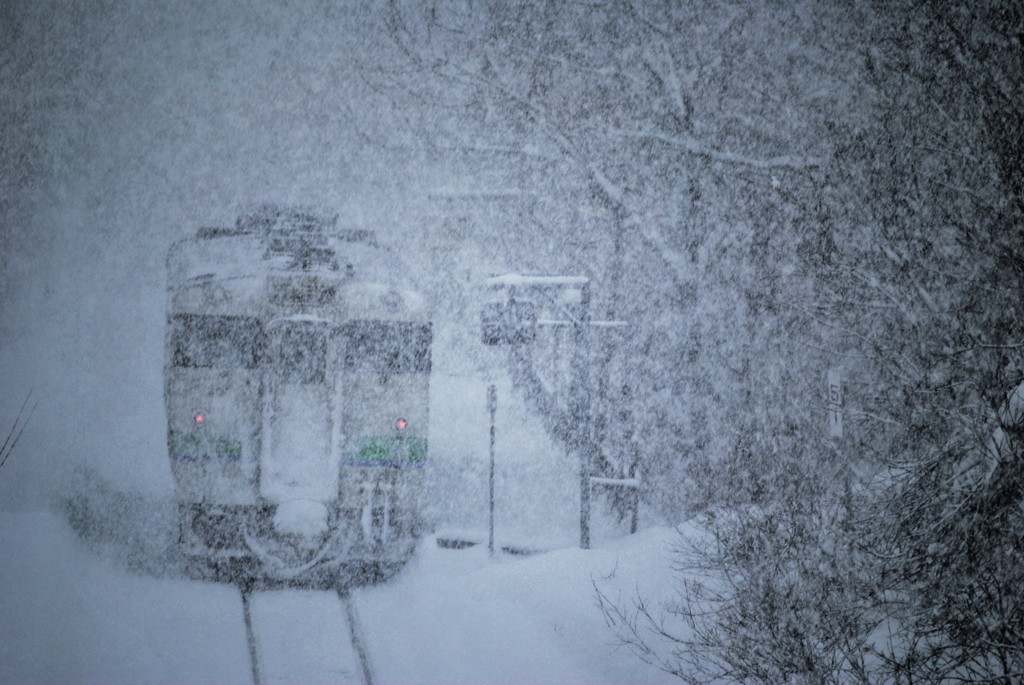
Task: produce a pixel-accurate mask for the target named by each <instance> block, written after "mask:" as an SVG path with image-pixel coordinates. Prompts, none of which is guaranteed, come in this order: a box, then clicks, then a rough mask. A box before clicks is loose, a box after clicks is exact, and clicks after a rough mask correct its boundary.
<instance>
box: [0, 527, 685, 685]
mask: <svg viewBox="0 0 1024 685" xmlns="http://www.w3.org/2000/svg"><path fill="white" fill-rule="evenodd" d="M674 535H675V534H674V532H673V531H672V530H671V529H668V528H656V529H650V530H645V531H642V532H641V533H639V534H637V535H635V536H630V537H625V538H619V539H606V540H604V541H603V542H601V543H600V545H599V547H598V548H597V549H593V550H588V551H584V550H579V549H572V548H565V549H558V550H554V551H550V552H547V553H542V554H537V555H535V556H530V557H518V556H516V557H513V556H508V555H499V556H498V557H496V558H491V557H490V556H489V555H488V553H487V550H486V549H485V548H484V547H483V546H480V545H478V546H476V547H471V548H468V549H462V550H451V549H442V548H439V547H438V546H437V545H436V544H434V540H433V538H428V539H426V540H424V541H423V543H422V544H421V546H420V548H419V550H418V552H417V554H416V556H415V557H414V558H413V560H412V561H411V562H410V564H409V565H408V566H407V568H406V569H404V570H403V571H402V572H401V573H400V574H399V575H398V576H397V577H396V578H394V579H393V580H392V581H391V582H389V583H387V584H385V585H380V586H374V587H369V588H361V589H358V590H356V591H354V592H353V598H354V603H355V606H356V609H357V611H358V613H359V615H360V617H361V621H362V625H363V629H364V631H365V637H366V641H367V643H368V645H369V652H370V657H371V660H372V665H373V668H374V671H375V673H376V677H377V681H378V682H379V683H383V684H384V685H388V684H389V683H431V684H433V683H451V684H461V683H474V684H477V683H587V684H601V683H608V684H613V683H630V684H642V683H668V682H677V681H674V679H673V678H671V677H670V676H669V675H667V674H665V673H662V672H660V671H658V670H656V669H654V668H652V667H650V666H647V665H646V664H643V663H642V662H640V661H639V660H637V659H636V658H635V657H633V656H631V655H630V654H628V653H626V652H625V651H623V650H618V649H616V648H615V640H614V636H613V634H612V633H611V632H610V631H609V629H608V628H607V626H606V625H605V620H604V618H603V616H602V614H601V612H600V610H599V609H598V607H597V603H596V598H595V593H594V586H593V583H595V582H596V583H597V584H598V586H599V587H601V589H602V591H604V592H605V593H606V594H607V595H608V596H611V597H616V596H618V595H620V594H621V596H622V597H623V598H624V599H626V598H628V597H630V596H633V595H635V593H636V591H637V590H638V589H639V590H640V591H641V592H643V593H644V594H645V595H647V596H648V597H649V598H652V599H655V600H656V599H658V598H665V597H666V596H667V594H668V593H669V592H670V591H671V587H672V576H671V571H670V568H669V567H670V563H671V559H670V552H669V549H670V546H671V544H672V542H673V540H674V539H675V538H674ZM0 549H2V550H3V555H2V557H0V682H4V683H142V682H145V683H248V682H251V678H250V671H249V660H248V652H247V647H246V640H245V630H244V623H243V618H242V605H241V599H240V596H239V594H238V592H237V591H235V590H233V589H232V588H231V587H228V586H224V585H215V584H210V583H203V582H196V581H187V580H180V579H174V578H154V577H151V576H146V575H134V574H131V573H129V572H127V571H125V570H124V569H122V568H121V567H119V566H116V565H114V564H112V563H111V562H109V561H106V560H104V559H103V558H100V557H98V556H96V555H94V554H92V553H91V552H90V551H89V550H88V549H87V547H86V546H85V545H84V544H83V543H82V542H81V541H80V540H79V539H78V538H77V537H76V536H75V534H74V532H73V531H72V530H71V528H69V527H68V525H67V524H66V523H65V522H64V521H63V520H62V519H61V518H60V517H59V516H57V515H54V514H50V513H17V514H13V513H4V514H0ZM252 611H253V622H254V626H255V634H256V639H257V642H258V644H259V649H260V656H261V666H262V669H263V674H264V679H265V680H266V681H267V682H280V683H285V682H294V683H318V682H325V683H326V682H346V681H350V682H358V680H357V679H356V676H357V674H358V671H355V672H353V668H354V664H353V663H352V660H351V658H350V657H349V656H348V655H347V650H349V649H350V648H349V645H348V642H347V638H346V633H345V632H344V631H345V628H344V625H345V623H344V613H343V610H342V608H341V604H340V602H339V600H338V598H337V597H336V596H335V595H333V594H331V593H325V592H305V591H298V590H282V591H273V592H264V593H257V594H255V595H254V597H253V601H252Z"/></svg>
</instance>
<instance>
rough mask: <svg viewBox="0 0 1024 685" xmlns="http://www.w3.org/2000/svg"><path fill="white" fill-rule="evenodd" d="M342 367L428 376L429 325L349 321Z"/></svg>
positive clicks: (430, 337) (345, 329)
mask: <svg viewBox="0 0 1024 685" xmlns="http://www.w3.org/2000/svg"><path fill="white" fill-rule="evenodd" d="M342 332H343V334H344V336H345V338H346V343H347V344H346V347H345V368H346V369H347V370H349V371H364V372H374V373H383V374H392V373H430V344H431V341H432V338H433V334H432V332H431V328H430V324H429V323H427V324H423V323H414V322H411V321H377V320H366V321H350V322H349V323H347V324H345V326H344V327H343V329H342Z"/></svg>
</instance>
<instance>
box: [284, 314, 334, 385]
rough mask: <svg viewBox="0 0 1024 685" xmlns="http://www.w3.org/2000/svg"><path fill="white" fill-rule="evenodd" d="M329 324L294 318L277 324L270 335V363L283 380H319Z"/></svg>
mask: <svg viewBox="0 0 1024 685" xmlns="http://www.w3.org/2000/svg"><path fill="white" fill-rule="evenodd" d="M329 334H330V329H329V325H328V324H326V323H319V322H294V323H289V324H286V325H284V326H281V327H280V328H279V329H278V330H277V331H275V335H274V355H273V364H274V367H275V370H276V371H277V373H278V375H279V377H280V379H281V380H282V381H284V382H285V383H300V384H303V385H309V384H312V383H323V382H324V381H325V379H326V376H327V347H328V343H329V339H330V336H329Z"/></svg>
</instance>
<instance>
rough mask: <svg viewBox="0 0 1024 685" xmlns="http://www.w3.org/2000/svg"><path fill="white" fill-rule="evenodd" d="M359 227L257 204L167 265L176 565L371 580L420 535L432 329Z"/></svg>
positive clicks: (390, 262)
mask: <svg viewBox="0 0 1024 685" xmlns="http://www.w3.org/2000/svg"><path fill="white" fill-rule="evenodd" d="M407 273H408V272H407V269H405V268H403V265H402V263H401V260H400V259H399V258H398V257H397V256H396V255H395V254H394V253H393V252H392V251H390V250H389V249H387V248H385V247H384V246H382V245H381V244H379V243H378V241H377V240H376V236H375V233H374V232H372V231H369V230H365V229H358V228H340V227H339V225H338V216H337V215H336V214H333V213H331V212H329V211H324V210H322V209H316V208H313V209H311V208H303V207H292V206H275V205H261V206H258V207H254V208H251V209H249V210H246V211H243V212H241V214H240V215H239V216H238V218H237V220H236V221H235V224H234V225H233V226H231V225H229V226H212V227H202V228H199V229H198V231H197V232H196V233H195V235H194V236H192V237H189V238H186V239H184V240H181V241H179V242H177V243H175V244H174V245H173V246H172V247H171V250H170V252H169V255H168V259H167V274H168V284H167V291H168V307H167V333H166V361H165V392H164V396H165V404H166V414H167V452H168V457H169V461H170V468H171V474H172V476H173V481H174V492H175V499H176V503H177V506H178V511H179V527H180V533H179V541H180V547H181V551H182V553H183V556H184V558H185V559H186V560H187V562H188V567H189V568H190V569H192V571H193V572H194V573H199V574H203V575H204V577H213V578H215V579H217V580H224V581H231V582H239V583H250V584H251V583H254V582H269V583H287V584H293V585H307V586H308V585H316V584H330V585H338V584H351V583H359V582H369V581H373V580H381V579H386V578H387V577H389V576H391V575H392V574H393V573H395V572H396V571H397V570H398V569H400V568H401V567H402V565H403V564H405V563H406V561H407V560H408V559H409V558H410V556H411V555H412V553H413V551H414V549H415V546H416V544H417V541H418V540H419V538H420V537H421V535H422V533H423V525H424V523H423V520H422V516H421V512H422V502H421V498H422V491H423V481H424V468H425V466H426V464H427V460H428V442H427V441H428V427H429V424H428V419H429V411H428V395H429V383H430V372H431V345H432V323H431V317H430V308H429V306H428V304H427V302H426V299H425V297H424V296H423V295H422V294H421V293H420V292H418V291H417V290H416V289H415V288H414V287H413V286H412V285H410V284H409V283H408V282H407V280H406V274H407Z"/></svg>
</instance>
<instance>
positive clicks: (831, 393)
mask: <svg viewBox="0 0 1024 685" xmlns="http://www.w3.org/2000/svg"><path fill="white" fill-rule="evenodd" d="M825 411H826V413H827V414H828V436H829V437H830V438H841V437H843V372H842V369H839V368H831V369H829V370H828V399H827V401H826V402H825Z"/></svg>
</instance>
